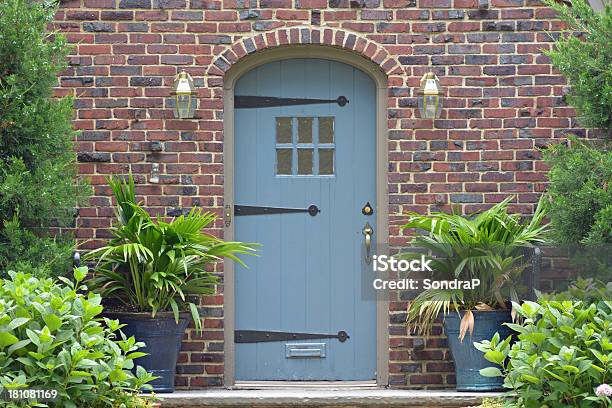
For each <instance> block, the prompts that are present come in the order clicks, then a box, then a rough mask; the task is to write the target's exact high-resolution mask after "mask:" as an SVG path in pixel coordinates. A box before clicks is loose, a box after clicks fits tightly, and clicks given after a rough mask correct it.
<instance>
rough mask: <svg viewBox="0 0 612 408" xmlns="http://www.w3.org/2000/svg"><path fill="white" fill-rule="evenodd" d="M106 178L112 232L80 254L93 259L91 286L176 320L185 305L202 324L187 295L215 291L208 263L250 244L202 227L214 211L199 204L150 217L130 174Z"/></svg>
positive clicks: (198, 324)
mask: <svg viewBox="0 0 612 408" xmlns="http://www.w3.org/2000/svg"><path fill="white" fill-rule="evenodd" d="M109 184H110V186H111V188H112V190H113V192H114V194H115V198H116V200H117V206H116V209H115V214H116V216H117V225H116V227H115V228H114V229H113V234H114V236H115V238H113V239H112V240H111V241H110V242H109V244H108V245H106V246H104V247H102V248H99V249H97V250H94V251H92V252H90V253H89V254H87V255H86V256H85V259H90V260H95V261H96V262H97V265H96V267H95V274H94V278H93V279H92V280H91V281H90V287H92V288H94V290H97V291H99V292H100V293H101V294H102V295H103V296H104V297H115V298H117V299H119V300H121V301H122V302H124V303H125V304H127V305H130V306H135V307H137V308H138V311H141V312H151V314H152V316H155V314H156V313H157V312H161V311H169V310H172V312H173V313H174V316H175V318H176V319H177V321H178V319H179V309H181V308H182V307H184V306H188V307H189V310H190V312H191V315H192V317H193V319H194V322H195V324H196V328H197V329H199V330H201V322H200V318H199V314H198V309H197V305H196V304H194V303H192V302H187V301H186V299H187V297H188V296H190V295H195V296H200V295H204V294H212V293H214V290H215V285H216V284H217V282H218V278H217V277H216V275H214V274H213V273H212V272H209V271H208V270H207V268H208V267H209V266H211V264H212V263H214V262H217V261H220V260H222V259H223V258H229V259H232V260H234V261H236V262H239V263H241V264H242V261H241V260H240V258H238V256H237V255H239V254H251V253H252V252H253V249H252V246H250V245H247V244H243V243H241V242H225V241H223V240H221V239H219V238H216V237H214V236H212V235H209V234H205V233H203V232H202V230H203V229H204V228H206V227H208V226H209V225H211V224H212V223H213V222H214V221H215V219H216V218H217V216H216V214H214V213H210V212H203V211H202V209H199V210H197V209H195V208H194V209H192V210H191V211H190V212H189V214H187V215H185V216H183V215H182V216H180V217H178V218H176V219H174V220H172V221H171V222H164V221H162V220H160V219H157V220H153V219H152V218H151V216H150V215H149V214H148V213H147V211H146V210H145V209H143V208H142V207H141V206H140V205H138V204H137V203H136V196H135V194H134V180H133V178H132V176H131V175H130V176H129V177H128V179H127V181H122V180H120V179H118V178H111V179H110V180H109Z"/></svg>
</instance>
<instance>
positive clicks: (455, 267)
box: [402, 197, 548, 340]
mask: <svg viewBox="0 0 612 408" xmlns="http://www.w3.org/2000/svg"><path fill="white" fill-rule="evenodd" d="M511 200H512V197H508V198H506V199H505V200H503V201H502V202H500V203H498V204H496V205H495V206H493V207H491V208H490V209H488V210H486V211H484V212H482V213H480V214H478V215H475V216H472V217H463V216H461V215H458V214H446V213H442V212H436V213H433V214H431V215H421V214H418V213H414V212H411V213H409V216H410V218H409V221H408V223H407V224H405V225H403V226H402V228H403V229H411V228H414V229H417V230H424V231H425V232H426V233H427V234H426V235H420V236H418V237H416V238H415V241H414V246H415V247H416V248H419V250H420V251H422V250H423V249H425V250H426V251H429V252H430V253H431V255H432V258H433V259H432V261H431V263H430V265H431V268H432V270H433V271H434V280H437V279H445V280H449V279H450V280H452V279H457V280H462V281H471V280H472V279H479V280H480V285H479V286H477V287H476V288H472V289H470V290H462V289H428V290H425V291H423V292H421V293H420V294H419V295H417V296H416V297H415V299H414V300H413V301H411V302H410V305H409V308H408V317H407V322H408V325H409V327H410V328H411V329H414V330H416V332H417V333H419V334H421V335H427V334H429V333H430V331H431V327H432V324H433V322H434V320H435V319H436V318H437V317H438V316H439V315H440V313H443V314H448V313H449V312H450V311H451V310H454V311H456V312H457V313H459V311H460V310H464V311H465V313H464V315H463V318H462V320H461V326H460V334H459V338H460V339H461V340H463V338H464V337H465V335H466V333H467V332H468V331H469V332H470V333H473V330H474V315H473V313H472V310H494V309H506V308H507V307H508V306H507V304H508V301H510V300H512V301H518V300H519V299H518V297H519V296H518V293H517V285H518V283H519V279H518V278H519V277H520V275H521V273H522V272H523V271H524V269H525V266H524V264H523V263H522V260H523V254H522V253H521V252H522V248H523V247H526V246H532V245H533V244H537V243H543V242H545V234H546V232H547V230H548V226H547V225H546V224H543V220H544V217H545V215H546V209H545V205H544V200H540V202H539V203H538V206H537V208H536V211H535V214H534V215H533V217H532V218H531V220H530V221H529V222H526V223H524V222H521V218H520V216H519V215H517V214H509V213H508V204H509V203H510V201H511ZM417 252H419V251H417ZM402 257H404V258H409V259H412V258H417V257H420V252H419V253H412V252H411V253H404V254H402Z"/></svg>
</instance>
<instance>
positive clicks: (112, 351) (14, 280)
mask: <svg viewBox="0 0 612 408" xmlns="http://www.w3.org/2000/svg"><path fill="white" fill-rule="evenodd" d="M86 273H87V268H84V267H83V268H78V269H75V271H74V275H75V280H76V283H72V282H71V281H70V280H68V279H66V278H61V280H62V282H63V283H56V282H54V281H53V280H52V279H50V278H42V279H41V278H37V277H34V276H33V275H31V274H25V273H22V272H19V273H17V272H12V271H11V272H9V275H10V278H8V279H5V280H0V392H1V391H2V390H3V389H4V388H20V387H29V388H44V389H55V390H57V391H58V392H59V396H60V401H59V402H58V403H57V406H61V407H65V408H76V407H78V408H82V407H91V408H99V407H121V406H124V407H127V408H129V407H137V406H145V405H143V404H144V402H143V401H142V400H139V399H138V398H137V396H136V393H137V391H138V390H140V389H141V387H145V388H146V383H147V382H148V381H150V380H151V379H153V377H152V376H151V375H150V374H149V373H147V372H146V371H145V370H144V369H143V368H142V367H137V368H136V374H133V373H132V371H131V370H132V369H133V368H134V362H133V360H134V359H135V358H138V357H141V356H142V355H143V353H141V352H138V351H137V350H138V348H139V347H142V346H143V343H139V342H137V341H136V340H135V339H134V338H133V337H130V338H126V337H125V336H124V335H123V334H122V333H121V331H120V330H119V329H120V328H121V327H122V325H121V324H119V321H117V320H109V319H106V318H105V319H103V320H102V319H100V318H99V315H100V313H101V312H102V306H101V298H100V295H97V294H94V293H87V292H82V291H83V290H84V289H85V287H84V286H83V285H81V284H80V282H81V281H82V279H83V278H84V277H85V275H86ZM117 333H118V335H117ZM118 336H119V337H118ZM121 404H123V405H121ZM138 404H140V405H138ZM25 406H30V405H26V404H25V403H24V404H23V405H19V404H16V403H15V404H13V405H9V407H25ZM36 406H46V405H36Z"/></svg>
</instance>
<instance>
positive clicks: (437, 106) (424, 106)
mask: <svg viewBox="0 0 612 408" xmlns="http://www.w3.org/2000/svg"><path fill="white" fill-rule="evenodd" d="M417 95H418V102H417V104H418V107H419V112H421V118H424V119H435V118H439V117H440V113H441V112H442V88H441V87H440V81H439V80H438V77H437V76H436V74H434V73H433V72H428V73H426V74H425V75H423V78H421V86H420V87H419V89H418V90H417Z"/></svg>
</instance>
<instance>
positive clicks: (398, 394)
mask: <svg viewBox="0 0 612 408" xmlns="http://www.w3.org/2000/svg"><path fill="white" fill-rule="evenodd" d="M500 395H501V394H500V393H483V392H479V393H477V392H457V391H455V390H390V389H340V388H338V389H333V388H332V389H330V388H303V389H295V388H291V389H265V390H230V389H210V390H201V391H176V392H174V393H172V394H157V395H156V396H157V397H158V398H159V399H160V400H161V406H162V408H166V407H209V408H211V407H215V408H216V407H226V408H227V407H262V408H263V407H265V408H272V407H301V408H309V407H318V408H322V407H325V408H332V407H333V408H336V407H351V408H352V407H364V408H365V407H367V408H374V407H396V408H403V407H421V408H458V407H468V406H473V405H478V404H480V403H481V402H482V400H483V398H495V397H498V396H500Z"/></svg>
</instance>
